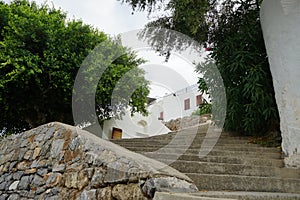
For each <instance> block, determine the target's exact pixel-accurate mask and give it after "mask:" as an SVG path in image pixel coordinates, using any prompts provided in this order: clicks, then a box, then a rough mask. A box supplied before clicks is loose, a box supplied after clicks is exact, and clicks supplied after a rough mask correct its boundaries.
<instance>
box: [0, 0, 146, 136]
mask: <svg viewBox="0 0 300 200" xmlns="http://www.w3.org/2000/svg"><path fill="white" fill-rule="evenodd" d="M0 31H1V32H0V69H1V70H0V112H1V118H0V126H2V127H5V128H6V130H7V131H8V132H17V131H21V130H24V129H29V128H34V127H36V126H38V125H40V124H43V123H46V122H50V121H61V122H64V123H69V124H73V118H72V90H73V85H74V81H75V77H76V74H77V72H78V70H79V68H80V66H81V64H82V62H83V60H84V59H85V57H86V56H87V55H88V54H89V53H91V52H92V50H93V49H94V48H95V47H96V46H97V44H99V43H103V42H106V43H108V44H116V46H117V47H118V49H119V50H122V52H123V54H122V55H121V56H120V57H119V58H117V59H115V60H114V61H113V62H112V63H110V65H109V67H108V68H107V70H106V73H105V75H104V76H103V77H101V80H100V82H99V84H98V85H97V96H96V107H95V109H96V110H98V111H99V110H101V108H102V110H103V109H104V110H106V112H104V113H101V112H97V113H98V114H99V116H98V117H99V120H104V119H108V118H109V117H112V116H114V115H115V114H117V111H115V110H113V109H110V110H109V112H108V111H107V108H109V106H108V105H110V104H111V101H110V100H111V99H110V97H111V96H110V95H111V94H112V91H113V90H114V86H115V85H116V84H117V82H118V81H119V79H120V77H122V75H123V74H124V73H125V72H127V71H130V70H133V69H136V72H137V73H136V74H134V78H136V79H140V80H142V85H141V87H139V88H138V89H137V90H136V91H135V92H134V93H133V94H132V96H130V99H129V100H127V101H129V103H128V104H126V105H130V106H132V108H134V109H133V110H132V112H141V113H146V110H145V103H146V102H147V99H146V97H147V95H148V93H149V88H148V82H147V81H146V80H145V79H144V76H143V75H144V72H143V71H142V70H139V69H138V65H140V64H141V63H143V62H144V61H143V60H142V59H138V58H137V57H136V55H135V54H134V53H133V52H131V51H130V50H129V49H126V48H125V47H122V46H121V45H120V44H119V43H118V42H117V41H114V40H113V39H111V38H109V37H108V36H107V35H105V34H104V33H103V32H99V31H98V30H96V29H94V28H92V27H91V26H89V25H85V24H83V23H82V22H81V21H76V20H72V21H69V20H67V18H66V14H65V13H63V12H62V11H61V10H57V9H54V8H49V7H48V6H46V5H42V6H38V5H37V4H36V3H35V2H32V3H30V2H29V1H26V0H16V1H13V2H11V3H10V4H6V3H4V2H0ZM100 57H101V56H100ZM99 59H100V58H99ZM123 89H124V93H126V88H123ZM127 90H128V91H130V90H129V89H127ZM124 101H125V100H124ZM107 113H109V115H108V114H107Z"/></svg>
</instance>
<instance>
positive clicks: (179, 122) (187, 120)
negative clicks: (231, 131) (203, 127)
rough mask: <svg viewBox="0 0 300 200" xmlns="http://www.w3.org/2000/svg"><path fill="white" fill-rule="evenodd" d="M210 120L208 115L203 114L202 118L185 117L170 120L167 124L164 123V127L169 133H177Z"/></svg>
mask: <svg viewBox="0 0 300 200" xmlns="http://www.w3.org/2000/svg"><path fill="white" fill-rule="evenodd" d="M210 119H211V116H210V114H205V115H202V116H186V117H183V118H177V119H172V120H170V121H168V122H165V126H166V127H168V128H169V129H170V130H171V131H178V130H181V129H184V128H189V127H192V126H197V125H199V124H203V123H206V122H207V121H208V120H210Z"/></svg>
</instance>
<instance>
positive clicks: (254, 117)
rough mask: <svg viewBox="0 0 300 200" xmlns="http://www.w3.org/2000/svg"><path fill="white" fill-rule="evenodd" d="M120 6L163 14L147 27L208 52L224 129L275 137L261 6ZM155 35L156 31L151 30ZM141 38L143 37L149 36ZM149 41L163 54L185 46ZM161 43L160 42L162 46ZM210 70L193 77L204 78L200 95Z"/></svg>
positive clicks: (156, 2)
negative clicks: (220, 84) (223, 100)
mask: <svg viewBox="0 0 300 200" xmlns="http://www.w3.org/2000/svg"><path fill="white" fill-rule="evenodd" d="M120 1H121V2H122V3H127V4H129V5H131V7H132V9H133V10H134V11H138V10H148V11H149V12H150V13H154V12H153V11H156V10H160V11H164V12H163V13H164V14H160V15H159V16H158V17H157V19H156V20H155V21H153V22H151V23H149V24H148V27H157V28H160V27H162V28H168V29H172V30H175V31H179V32H181V33H183V34H186V35H188V36H190V37H191V38H193V39H194V40H195V41H197V42H199V43H200V44H202V45H203V46H204V47H208V48H207V49H209V50H210V57H211V58H212V59H213V62H214V63H215V64H216V65H217V67H218V69H219V71H220V73H221V75H222V78H223V80H224V85H225V89H226V96H227V116H226V121H225V129H227V130H233V131H239V132H242V133H245V134H265V133H268V132H270V131H279V116H278V110H277V105H276V102H275V95H274V88H273V82H272V76H271V72H270V69H269V63H268V59H267V54H266V49H265V45H264V40H263V35H262V30H261V26H260V15H259V11H260V5H261V2H262V0H197V1H195V0H169V1H163V0H120ZM160 13H162V12H160ZM154 15H155V14H154ZM153 30H154V31H155V30H156V29H149V31H153ZM145 33H146V34H145ZM144 36H146V37H147V31H145V32H144ZM153 38H154V41H153V44H154V46H155V48H157V50H159V51H161V52H163V53H164V54H165V53H166V52H165V51H166V50H167V51H168V50H171V49H172V48H182V46H184V41H182V39H181V38H171V40H172V41H171V42H170V38H168V37H153ZM157 38H158V39H157ZM162 38H163V39H164V40H165V41H164V42H163V41H160V40H161V39H162ZM155 40H156V41H155ZM166 40H169V41H167V42H166ZM162 44H165V46H163V45H162ZM178 44H179V45H178ZM185 45H186V46H189V45H190V44H185ZM210 64H211V60H210V61H207V62H206V63H203V64H200V65H198V66H197V71H198V72H199V73H202V74H204V78H203V79H200V80H199V83H200V84H199V85H200V89H201V90H202V89H206V88H205V87H206V86H205V84H203V83H204V82H207V81H212V80H210V76H209V73H210V71H209V69H208V67H209V65H210ZM208 92H209V88H208Z"/></svg>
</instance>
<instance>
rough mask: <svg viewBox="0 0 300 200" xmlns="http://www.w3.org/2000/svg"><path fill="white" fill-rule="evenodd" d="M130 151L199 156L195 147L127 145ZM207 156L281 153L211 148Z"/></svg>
mask: <svg viewBox="0 0 300 200" xmlns="http://www.w3.org/2000/svg"><path fill="white" fill-rule="evenodd" d="M127 149H129V150H130V151H134V152H137V153H149V155H151V153H156V154H157V153H159V154H166V155H167V154H182V155H195V156H197V157H199V156H198V155H199V150H198V149H197V150H195V149H187V150H186V149H174V148H161V149H159V150H157V149H154V148H137V147H127ZM206 155H209V156H226V157H256V158H274V159H280V158H282V154H281V153H279V152H277V153H268V152H249V151H227V150H215V149H212V150H211V151H209V152H208V154H206ZM170 156H172V155H170Z"/></svg>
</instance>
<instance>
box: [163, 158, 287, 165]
mask: <svg viewBox="0 0 300 200" xmlns="http://www.w3.org/2000/svg"><path fill="white" fill-rule="evenodd" d="M184 158H185V156H181V157H180V158H179V159H180V160H182V161H184ZM160 161H163V159H162V160H160ZM187 161H189V160H187ZM198 161H199V162H210V163H228V164H243V165H255V166H271V167H284V162H283V160H282V159H263V158H244V157H243V158H238V157H224V156H206V157H204V158H198Z"/></svg>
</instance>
